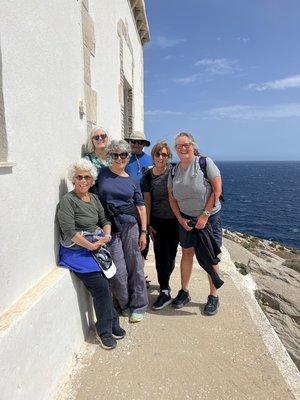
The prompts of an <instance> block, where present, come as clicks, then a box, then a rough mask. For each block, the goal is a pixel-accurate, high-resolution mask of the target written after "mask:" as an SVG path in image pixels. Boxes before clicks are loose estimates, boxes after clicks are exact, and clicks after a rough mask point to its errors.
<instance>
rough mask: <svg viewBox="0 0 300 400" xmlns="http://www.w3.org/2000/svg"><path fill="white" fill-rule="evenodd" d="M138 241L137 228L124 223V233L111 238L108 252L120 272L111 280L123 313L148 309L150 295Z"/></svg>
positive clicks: (134, 225)
mask: <svg viewBox="0 0 300 400" xmlns="http://www.w3.org/2000/svg"><path fill="white" fill-rule="evenodd" d="M138 240H139V228H138V224H133V223H125V224H124V225H122V231H121V232H118V233H115V234H113V235H112V239H111V241H110V242H109V243H108V248H109V251H110V254H111V256H112V259H113V261H114V263H115V265H116V269H117V272H116V275H115V276H114V277H113V278H111V279H110V285H111V289H112V292H113V294H114V296H115V297H116V299H117V300H118V302H119V304H120V306H121V308H122V310H125V309H126V308H130V311H131V312H140V313H141V312H144V311H146V309H147V306H148V294H147V287H146V280H145V275H144V270H143V262H142V255H141V251H140V249H139V245H138Z"/></svg>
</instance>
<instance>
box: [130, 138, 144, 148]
mask: <svg viewBox="0 0 300 400" xmlns="http://www.w3.org/2000/svg"><path fill="white" fill-rule="evenodd" d="M129 143H132V144H139V145H140V146H141V145H142V144H144V143H145V142H144V140H134V139H130V140H129Z"/></svg>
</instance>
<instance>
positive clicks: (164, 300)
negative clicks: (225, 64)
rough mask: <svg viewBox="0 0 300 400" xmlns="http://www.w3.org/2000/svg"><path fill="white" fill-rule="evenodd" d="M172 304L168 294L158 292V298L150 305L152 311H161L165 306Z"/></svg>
mask: <svg viewBox="0 0 300 400" xmlns="http://www.w3.org/2000/svg"><path fill="white" fill-rule="evenodd" d="M171 303H172V297H171V296H170V295H169V294H166V293H164V292H160V294H159V296H158V298H157V299H156V301H155V302H154V303H153V305H152V309H153V310H155V311H156V310H162V309H163V308H165V307H166V306H167V305H169V304H171Z"/></svg>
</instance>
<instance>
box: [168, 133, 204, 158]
mask: <svg viewBox="0 0 300 400" xmlns="http://www.w3.org/2000/svg"><path fill="white" fill-rule="evenodd" d="M182 136H185V137H187V138H188V139H190V141H191V143H192V145H193V147H194V154H195V156H198V155H199V154H200V152H199V149H198V145H197V143H196V141H195V138H194V136H193V135H192V134H191V133H189V132H179V133H177V135H176V136H175V139H174V142H176V140H177V139H178V138H180V137H182Z"/></svg>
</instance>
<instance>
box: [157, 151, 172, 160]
mask: <svg viewBox="0 0 300 400" xmlns="http://www.w3.org/2000/svg"><path fill="white" fill-rule="evenodd" d="M154 155H155V157H160V156H162V158H168V157H169V154H168V153H162V152H160V151H156V152H155V153H154Z"/></svg>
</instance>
